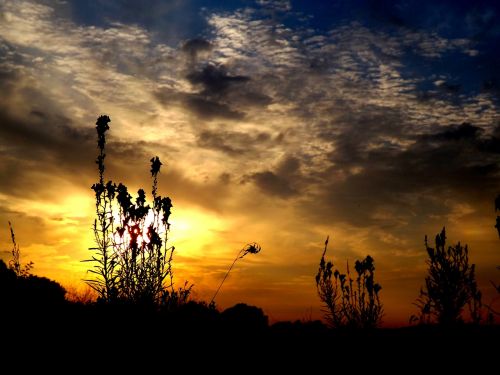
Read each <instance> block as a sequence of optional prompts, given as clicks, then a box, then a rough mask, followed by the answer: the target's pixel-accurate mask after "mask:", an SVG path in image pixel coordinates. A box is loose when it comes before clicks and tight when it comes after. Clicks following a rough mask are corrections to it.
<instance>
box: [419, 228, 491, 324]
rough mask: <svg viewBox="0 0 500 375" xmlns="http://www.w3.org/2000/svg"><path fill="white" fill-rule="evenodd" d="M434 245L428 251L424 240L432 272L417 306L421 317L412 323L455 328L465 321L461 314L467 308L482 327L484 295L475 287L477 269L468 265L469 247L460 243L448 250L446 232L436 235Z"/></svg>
mask: <svg viewBox="0 0 500 375" xmlns="http://www.w3.org/2000/svg"><path fill="white" fill-rule="evenodd" d="M435 243H436V247H435V248H431V247H429V245H428V242H427V236H425V247H426V249H427V254H428V255H429V259H428V261H427V264H428V265H429V270H428V276H427V277H426V278H425V287H424V288H422V289H421V290H420V296H419V298H418V299H417V303H416V305H417V306H418V307H419V309H420V316H419V317H413V318H412V319H411V320H418V321H419V322H420V323H431V322H434V321H436V322H437V323H438V324H440V325H444V326H449V325H453V324H456V323H458V322H462V321H463V317H462V313H463V310H464V308H465V306H466V305H468V306H469V312H470V317H471V320H472V322H474V323H479V321H480V320H481V292H480V291H479V289H478V287H477V283H476V276H475V265H474V264H472V265H470V264H469V250H468V247H467V245H465V246H462V245H461V244H460V242H458V243H457V244H456V245H455V246H448V248H446V230H445V228H443V230H442V231H441V233H440V234H438V235H436V239H435Z"/></svg>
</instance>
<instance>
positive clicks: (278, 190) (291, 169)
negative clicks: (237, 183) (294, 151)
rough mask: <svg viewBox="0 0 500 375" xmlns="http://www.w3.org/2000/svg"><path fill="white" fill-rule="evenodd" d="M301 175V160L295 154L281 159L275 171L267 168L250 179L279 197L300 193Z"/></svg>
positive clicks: (264, 190)
mask: <svg viewBox="0 0 500 375" xmlns="http://www.w3.org/2000/svg"><path fill="white" fill-rule="evenodd" d="M300 177H301V176H300V161H299V159H297V158H295V157H293V156H288V157H286V158H284V159H283V160H282V161H280V163H279V164H278V165H277V166H276V168H275V170H274V171H269V170H265V171H262V172H256V173H253V174H251V175H250V176H249V178H250V180H252V181H253V182H254V183H255V185H257V187H258V188H259V189H261V190H262V191H263V192H264V193H266V194H269V195H271V196H275V197H279V198H289V197H292V196H296V195H298V194H299V193H300V191H299V190H298V186H299V182H300V181H298V180H299V179H300Z"/></svg>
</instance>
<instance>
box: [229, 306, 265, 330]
mask: <svg viewBox="0 0 500 375" xmlns="http://www.w3.org/2000/svg"><path fill="white" fill-rule="evenodd" d="M221 318H222V319H223V322H224V324H225V325H226V327H227V328H236V329H239V330H248V331H254V332H255V331H259V330H264V329H266V328H267V326H268V320H269V319H268V317H267V316H266V315H265V314H264V312H263V311H262V309H261V308H259V307H256V306H249V305H247V304H245V303H238V304H236V305H234V306H233V307H229V308H227V309H226V310H224V311H223V312H222V313H221Z"/></svg>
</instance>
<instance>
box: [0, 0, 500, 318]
mask: <svg viewBox="0 0 500 375" xmlns="http://www.w3.org/2000/svg"><path fill="white" fill-rule="evenodd" d="M499 15H500V6H499V4H498V3H495V2H494V1H474V2H472V1H463V2H461V1H452V0H450V1H444V0H433V1H424V0H419V1H412V0H408V1H382V0H380V1H376V0H372V1H369V0H366V1H361V0H354V1H340V0H339V1H336V0H331V1H273V0H259V1H250V0H248V1H202V0H183V1H181V0H172V1H160V0H151V1H141V2H139V1H131V0H106V1H104V0H96V1H92V2H89V1H56V0H53V1H48V0H47V1H23V0H19V1H4V0H0V176H1V178H0V249H1V250H2V252H1V257H2V258H3V259H5V260H8V259H9V256H10V249H11V244H10V232H9V229H8V221H11V222H12V224H13V227H14V230H15V233H16V239H17V241H18V243H19V245H20V248H21V258H22V261H25V262H27V261H29V260H31V261H33V262H34V264H35V268H34V269H33V272H34V273H35V274H37V275H41V276H47V277H50V278H53V279H56V280H58V281H60V282H61V283H63V284H64V285H66V286H69V287H72V288H81V287H82V285H83V282H82V279H85V278H86V277H87V275H86V269H87V267H88V264H87V263H82V262H81V261H82V260H84V259H88V258H89V257H90V252H89V250H88V248H89V247H92V246H93V232H92V230H91V227H92V223H93V220H94V217H95V203H94V200H93V192H92V190H91V189H90V187H91V186H92V184H93V183H94V182H96V181H97V179H98V174H97V168H96V164H95V158H96V155H97V148H96V133H95V121H96V119H97V117H98V116H99V115H101V114H106V115H108V116H110V118H111V123H110V126H111V130H110V132H109V133H108V144H107V147H108V148H107V155H108V156H107V170H106V178H107V179H112V180H114V181H117V182H118V181H120V182H123V183H125V184H126V185H127V186H129V188H130V190H132V191H137V189H139V188H141V187H144V188H145V189H146V191H149V189H150V188H148V187H149V186H151V180H150V174H149V160H150V159H151V157H153V156H159V157H160V159H161V160H162V162H163V164H164V165H163V168H162V172H161V175H160V179H159V192H160V193H161V194H162V195H167V196H169V197H170V198H171V199H172V202H173V205H174V207H173V210H172V217H171V222H172V227H171V234H170V243H171V244H172V245H175V247H176V255H175V258H174V263H173V269H174V277H175V279H174V280H175V282H176V285H178V286H182V285H183V284H184V280H188V281H189V282H191V283H194V296H195V298H199V299H205V300H210V298H211V296H212V294H213V293H214V291H215V289H216V288H217V286H218V283H219V282H220V281H221V279H222V278H223V276H224V274H225V272H226V270H227V268H228V267H229V265H230V264H231V262H232V260H233V259H234V257H235V256H236V254H237V253H238V251H239V250H240V249H241V248H242V247H243V246H244V245H245V244H246V243H249V242H254V241H256V242H258V243H259V244H260V245H261V246H262V251H261V252H260V253H259V254H256V255H253V254H250V255H248V256H247V257H245V258H244V259H242V260H240V261H239V262H238V263H237V264H236V266H235V268H234V269H233V271H232V272H231V274H230V276H229V278H228V279H227V281H226V282H225V284H224V286H223V288H222V289H221V291H220V293H219V295H218V297H217V304H218V306H219V307H221V308H226V307H230V306H232V305H234V304H235V303H238V302H245V303H247V304H251V305H257V306H260V307H262V308H263V309H264V312H265V313H266V314H267V315H268V316H269V317H270V320H271V321H277V320H283V319H291V320H295V319H305V320H307V319H317V318H321V314H322V313H321V310H320V308H321V304H320V301H319V299H318V296H317V293H316V286H315V280H314V277H315V275H316V272H317V269H318V263H319V260H320V258H321V254H322V250H323V243H324V241H325V239H326V237H327V236H328V235H329V236H330V245H329V249H328V253H327V256H328V257H330V258H332V259H333V261H334V263H335V265H336V266H337V267H339V268H340V269H341V270H345V267H346V264H347V261H349V263H350V264H352V263H353V262H354V261H355V260H356V259H361V258H364V257H365V256H366V255H368V254H369V255H371V256H372V257H373V258H374V259H375V267H376V276H375V278H376V279H377V280H378V282H379V283H380V284H381V285H382V291H381V298H382V302H383V304H384V310H385V316H384V319H383V320H384V324H385V325H387V326H391V325H404V324H407V322H408V318H409V316H410V315H411V314H413V313H416V307H415V306H414V305H413V303H414V302H415V299H416V298H417V297H418V293H419V290H420V287H421V286H422V285H423V284H424V278H425V274H426V268H427V265H426V251H425V246H424V236H425V235H428V236H429V238H434V236H435V234H437V233H438V232H440V231H441V229H442V228H443V226H446V230H447V236H448V240H449V243H450V244H451V243H456V242H458V241H461V243H466V244H468V245H469V248H470V261H471V262H472V263H475V264H476V267H477V278H478V281H479V285H480V287H481V289H482V291H483V295H484V302H487V303H488V302H490V300H491V298H493V296H494V289H493V287H492V286H491V284H490V280H498V278H499V273H498V271H497V270H496V265H498V264H500V242H499V238H498V234H497V232H496V230H495V228H494V227H493V226H494V224H495V212H494V204H493V201H494V198H495V197H496V195H497V194H498V193H499V191H500V114H499V105H500V70H499V69H498V66H500V49H499V48H498V46H499V45H500V22H499Z"/></svg>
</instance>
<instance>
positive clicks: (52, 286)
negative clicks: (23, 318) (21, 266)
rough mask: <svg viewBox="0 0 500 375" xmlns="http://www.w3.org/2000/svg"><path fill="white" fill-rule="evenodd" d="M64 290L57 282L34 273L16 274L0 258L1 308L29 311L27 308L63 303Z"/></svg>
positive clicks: (39, 307)
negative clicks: (26, 274)
mask: <svg viewBox="0 0 500 375" xmlns="http://www.w3.org/2000/svg"><path fill="white" fill-rule="evenodd" d="M65 294H66V291H65V290H64V288H63V287H62V286H61V285H60V284H59V283H57V282H55V281H53V280H49V279H48V278H46V277H38V276H34V275H29V276H17V275H16V273H15V271H14V270H12V269H9V268H8V267H7V265H6V264H5V263H4V262H3V261H2V260H0V301H2V306H3V308H4V309H5V308H7V309H12V310H20V311H24V312H29V310H27V309H34V310H38V309H44V308H53V307H57V306H61V305H63V304H64V303H65V302H66V300H65V298H64V297H65Z"/></svg>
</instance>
